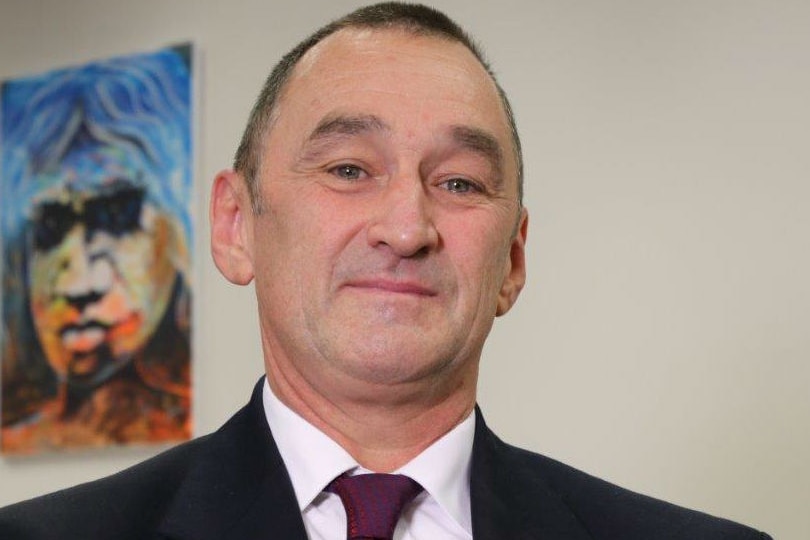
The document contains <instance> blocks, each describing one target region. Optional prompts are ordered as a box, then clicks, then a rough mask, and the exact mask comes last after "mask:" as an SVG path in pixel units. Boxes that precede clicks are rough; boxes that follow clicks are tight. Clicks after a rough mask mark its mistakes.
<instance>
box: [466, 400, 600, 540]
mask: <svg viewBox="0 0 810 540" xmlns="http://www.w3.org/2000/svg"><path fill="white" fill-rule="evenodd" d="M475 414H476V419H475V426H476V428H475V440H474V442H473V458H472V472H471V475H470V495H471V499H472V521H473V538H474V539H475V540H500V539H503V538H510V539H513V540H521V539H522V540H530V539H543V540H591V539H592V536H591V535H590V533H588V531H587V530H586V529H585V527H584V526H583V525H582V523H581V522H580V521H579V519H577V517H576V515H575V514H574V512H573V511H572V510H571V508H570V507H569V506H568V505H567V504H566V503H565V501H564V500H563V499H562V498H561V497H560V495H559V494H558V493H557V492H556V491H555V490H554V489H553V487H552V486H551V485H549V483H548V482H547V480H546V478H545V477H544V476H545V475H544V474H543V469H544V464H545V463H546V462H545V459H546V458H543V457H541V456H538V455H536V454H532V453H531V452H527V451H525V450H521V449H518V448H515V447H513V446H509V445H507V444H505V443H504V442H503V441H501V440H500V439H499V438H498V437H497V436H496V435H495V434H494V433H493V432H492V431H490V429H489V428H488V427H487V426H486V423H485V422H484V418H483V416H482V414H481V411H480V409H478V408H477V407H476V410H475Z"/></svg>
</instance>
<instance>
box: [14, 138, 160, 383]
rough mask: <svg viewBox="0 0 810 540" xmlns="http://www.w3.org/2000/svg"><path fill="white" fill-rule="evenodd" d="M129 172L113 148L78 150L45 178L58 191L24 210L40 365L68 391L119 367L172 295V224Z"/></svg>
mask: <svg viewBox="0 0 810 540" xmlns="http://www.w3.org/2000/svg"><path fill="white" fill-rule="evenodd" d="M138 174H139V173H138V171H137V170H134V168H133V167H131V166H128V165H127V160H126V159H125V156H124V154H123V152H121V151H120V150H117V149H115V148H113V147H109V146H103V145H96V146H92V147H89V148H88V147H85V148H83V149H81V150H77V151H75V152H73V153H70V154H68V155H67V156H66V157H65V159H64V160H62V162H61V163H60V165H59V168H58V170H56V171H53V172H51V173H49V176H51V178H49V179H47V180H49V181H50V182H51V183H53V180H54V179H53V178H52V176H53V175H58V176H59V178H58V179H57V180H58V182H57V185H59V186H60V187H58V188H56V189H54V190H50V191H47V192H45V193H43V196H42V197H40V198H39V200H38V201H37V202H36V204H35V205H34V207H33V208H32V215H31V219H32V223H31V227H30V240H29V246H30V252H29V257H30V259H29V275H28V282H29V288H30V302H31V312H32V315H33V319H34V325H35V327H36V331H37V334H38V336H39V340H40V342H41V344H42V347H43V349H44V351H45V354H46V356H47V358H48V361H49V363H50V364H51V366H52V368H53V369H54V370H55V371H56V373H57V374H58V375H59V376H60V377H61V378H62V379H64V380H66V381H67V382H68V383H69V384H74V385H78V386H83V387H94V386H97V385H98V384H101V383H102V382H104V381H105V380H107V379H108V378H109V377H110V376H112V375H113V374H114V373H116V372H117V371H118V370H119V369H120V368H121V367H123V366H125V365H127V364H128V363H129V361H130V360H131V359H132V357H133V356H134V355H135V354H136V353H137V351H139V350H140V349H142V348H143V347H144V345H145V344H146V343H147V341H148V339H149V337H150V336H151V335H152V334H153V332H154V331H155V328H156V327H157V325H158V324H159V322H160V320H161V318H162V316H163V314H164V312H165V311H166V307H167V304H168V303H169V300H170V297H171V293H172V288H173V285H174V281H175V276H176V270H175V267H174V265H173V264H172V262H171V260H172V257H171V256H170V254H169V252H170V251H171V248H172V243H173V242H174V239H173V236H174V235H173V234H172V231H173V227H172V223H171V220H170V218H169V217H168V216H166V215H165V214H164V213H162V212H160V211H159V210H158V209H157V208H156V207H155V206H153V205H152V204H151V203H150V202H149V201H148V198H147V196H146V195H147V194H146V191H145V188H144V187H143V186H142V185H140V184H139V182H138ZM43 180H46V179H44V178H43Z"/></svg>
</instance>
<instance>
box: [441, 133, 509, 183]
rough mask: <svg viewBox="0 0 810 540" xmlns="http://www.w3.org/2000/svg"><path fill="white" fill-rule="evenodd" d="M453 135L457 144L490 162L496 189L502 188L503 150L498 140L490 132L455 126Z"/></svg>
mask: <svg viewBox="0 0 810 540" xmlns="http://www.w3.org/2000/svg"><path fill="white" fill-rule="evenodd" d="M451 133H452V138H453V141H454V142H455V143H456V144H458V145H459V146H461V147H462V148H465V149H467V150H469V151H471V152H474V153H476V154H480V155H481V156H483V157H484V158H485V159H486V160H487V161H489V163H490V165H491V166H492V172H493V176H494V178H495V181H496V183H497V185H496V187H497V188H500V187H501V186H502V185H503V149H502V148H501V145H500V143H498V139H497V138H495V136H494V135H492V134H491V133H489V132H488V131H485V130H483V129H480V128H476V127H470V126H453V127H452V128H451Z"/></svg>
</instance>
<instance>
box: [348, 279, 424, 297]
mask: <svg viewBox="0 0 810 540" xmlns="http://www.w3.org/2000/svg"><path fill="white" fill-rule="evenodd" d="M345 287H349V288H353V289H361V290H368V291H370V292H382V293H392V294H403V295H411V296H436V294H437V292H436V291H435V290H434V289H432V288H431V287H428V286H425V285H423V284H421V283H417V282H413V281H397V280H391V279H359V280H353V281H350V282H348V283H346V285H345Z"/></svg>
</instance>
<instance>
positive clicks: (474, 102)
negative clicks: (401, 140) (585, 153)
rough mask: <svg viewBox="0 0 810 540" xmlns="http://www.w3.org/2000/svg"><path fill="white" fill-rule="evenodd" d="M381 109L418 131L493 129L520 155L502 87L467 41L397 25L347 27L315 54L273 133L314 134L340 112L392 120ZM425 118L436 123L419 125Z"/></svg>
mask: <svg viewBox="0 0 810 540" xmlns="http://www.w3.org/2000/svg"><path fill="white" fill-rule="evenodd" d="M380 111H384V113H385V114H388V115H391V116H393V117H394V120H395V121H394V122H390V123H391V124H396V123H397V122H400V121H401V123H402V124H407V123H409V122H410V123H411V126H410V127H412V128H413V129H429V127H436V125H438V124H440V123H442V122H444V123H446V126H468V127H471V128H475V129H480V130H483V131H487V132H490V133H492V134H493V135H494V136H495V137H496V138H497V140H498V141H499V143H500V144H501V146H502V147H503V150H504V154H511V153H512V150H514V142H513V140H512V132H511V128H510V122H509V119H508V116H507V111H506V110H505V108H504V104H503V102H502V100H501V97H500V93H499V91H498V88H497V85H496V83H495V81H494V80H493V79H492V77H491V76H490V74H489V72H488V71H487V70H486V68H485V67H484V65H482V64H481V62H480V61H479V60H478V58H476V56H475V55H474V54H473V53H472V52H471V51H470V50H469V49H468V48H467V47H466V46H465V45H464V44H463V43H461V42H458V41H455V40H451V39H448V38H445V37H443V36H437V35H433V34H424V33H416V32H414V31H411V30H407V29H403V28H397V27H395V28H388V29H368V28H346V29H342V30H340V31H338V32H335V33H334V34H332V35H330V36H328V37H327V38H325V39H324V40H323V41H321V42H320V43H318V44H317V45H315V46H314V47H313V48H312V49H310V50H309V51H308V52H307V53H306V54H305V55H304V56H303V57H302V58H301V60H300V61H299V62H298V64H297V65H296V67H295V68H294V70H293V72H292V75H291V77H290V80H289V81H288V82H287V84H286V86H285V88H284V90H283V91H282V93H281V96H280V99H279V102H278V106H277V107H276V110H275V111H274V115H273V118H272V120H271V129H270V136H271V137H272V136H273V131H274V130H275V128H276V127H278V126H283V129H282V130H281V131H282V132H283V133H280V134H278V136H279V137H289V136H290V135H291V134H293V135H294V134H296V133H297V132H298V131H307V130H312V129H314V128H315V125H316V124H318V123H319V122H321V121H322V120H323V118H326V117H328V116H330V115H335V114H340V113H350V114H355V115H363V114H369V115H375V116H380V117H381V118H382V119H383V120H385V121H388V120H389V119H390V118H386V117H385V114H380ZM420 114H427V115H428V116H429V117H430V118H429V120H430V122H432V123H433V124H432V126H428V124H422V125H419V120H418V119H419V115H420ZM446 126H445V127H446ZM510 165H514V170H512V167H511V166H509V167H508V169H510V171H509V172H510V173H511V172H514V175H512V174H510V176H515V177H516V171H517V166H516V164H510Z"/></svg>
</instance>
